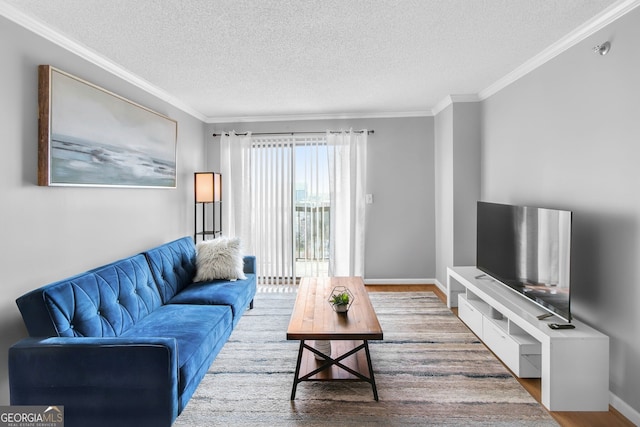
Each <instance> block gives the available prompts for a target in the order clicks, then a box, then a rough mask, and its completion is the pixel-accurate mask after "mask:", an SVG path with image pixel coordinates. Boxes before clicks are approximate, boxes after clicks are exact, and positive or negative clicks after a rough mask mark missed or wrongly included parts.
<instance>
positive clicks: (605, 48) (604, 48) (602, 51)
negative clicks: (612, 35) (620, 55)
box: [593, 42, 611, 56]
mask: <svg viewBox="0 0 640 427" xmlns="http://www.w3.org/2000/svg"><path fill="white" fill-rule="evenodd" d="M610 49H611V43H609V42H604V43H602V44H599V45H597V46H596V47H594V48H593V51H594V52H595V53H597V54H599V55H600V56H605V55H606V54H607V53H609V50H610Z"/></svg>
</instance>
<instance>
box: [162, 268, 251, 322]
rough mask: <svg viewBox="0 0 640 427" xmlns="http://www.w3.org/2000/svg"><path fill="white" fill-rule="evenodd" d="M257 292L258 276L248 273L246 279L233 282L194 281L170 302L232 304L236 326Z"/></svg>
mask: <svg viewBox="0 0 640 427" xmlns="http://www.w3.org/2000/svg"><path fill="white" fill-rule="evenodd" d="M255 293H256V276H255V274H246V279H244V280H237V281H233V282H231V281H228V280H213V281H210V282H197V283H194V284H192V285H189V286H187V287H186V288H185V289H183V290H182V292H180V293H179V294H178V295H176V296H175V297H173V298H171V299H170V300H169V304H213V305H221V304H224V305H227V306H230V307H231V310H232V313H233V326H234V327H235V325H236V324H237V323H238V321H239V320H240V317H241V316H242V314H243V313H244V312H245V310H246V309H247V307H248V306H249V303H250V302H251V300H252V299H253V297H254V295H255Z"/></svg>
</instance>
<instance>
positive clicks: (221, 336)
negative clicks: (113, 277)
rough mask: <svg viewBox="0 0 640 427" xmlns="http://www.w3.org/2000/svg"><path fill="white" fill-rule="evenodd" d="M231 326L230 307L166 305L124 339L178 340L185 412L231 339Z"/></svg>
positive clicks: (180, 385)
mask: <svg viewBox="0 0 640 427" xmlns="http://www.w3.org/2000/svg"><path fill="white" fill-rule="evenodd" d="M231 325H232V319H231V310H230V308H229V307H228V306H222V305H221V306H205V305H177V304H176V305H165V306H162V307H160V308H158V309H157V310H155V311H154V312H153V313H151V314H150V315H149V316H147V317H145V318H144V319H143V320H142V321H140V322H138V323H137V324H136V325H135V326H133V327H132V328H130V329H129V330H127V331H126V332H125V333H124V334H123V337H136V338H140V337H172V338H175V339H176V341H177V346H178V370H179V384H178V395H180V396H181V397H182V399H183V400H184V402H183V404H181V405H180V406H181V409H182V407H184V404H186V400H188V398H189V397H190V396H191V393H193V391H194V390H195V388H196V386H197V385H198V383H199V382H200V380H201V379H202V377H203V376H204V374H205V373H206V372H207V370H208V368H209V366H210V365H211V363H212V362H213V360H214V359H215V357H216V356H217V354H218V352H219V351H220V349H221V348H222V346H223V345H224V343H225V342H226V341H227V339H228V338H229V335H231V331H232V326H231ZM185 392H188V395H187V396H184V393H185Z"/></svg>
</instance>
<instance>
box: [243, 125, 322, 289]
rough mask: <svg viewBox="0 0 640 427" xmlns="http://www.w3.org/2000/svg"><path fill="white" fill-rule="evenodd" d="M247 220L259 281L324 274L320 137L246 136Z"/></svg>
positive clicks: (279, 281)
mask: <svg viewBox="0 0 640 427" xmlns="http://www.w3.org/2000/svg"><path fill="white" fill-rule="evenodd" d="M251 152H252V153H251V165H252V166H251V167H252V174H251V176H252V189H253V191H252V199H253V201H252V206H253V212H252V219H253V225H254V229H255V234H254V236H255V237H254V246H255V252H256V258H257V261H258V263H259V264H258V271H259V272H260V281H261V283H268V284H293V283H296V282H297V279H298V278H300V277H304V276H326V275H327V271H328V259H329V230H330V223H329V207H330V195H329V176H328V174H329V163H328V154H327V146H326V140H325V138H324V137H305V138H300V137H291V136H286V137H269V138H256V137H254V138H252V147H251Z"/></svg>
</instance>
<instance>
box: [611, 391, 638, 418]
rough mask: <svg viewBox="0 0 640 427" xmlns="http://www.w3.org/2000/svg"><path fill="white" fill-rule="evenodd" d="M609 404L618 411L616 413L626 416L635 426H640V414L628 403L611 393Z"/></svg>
mask: <svg viewBox="0 0 640 427" xmlns="http://www.w3.org/2000/svg"><path fill="white" fill-rule="evenodd" d="M609 403H610V404H611V406H613V407H614V408H615V409H616V411H618V412H620V413H621V414H622V415H624V416H625V417H626V418H627V419H628V420H629V421H631V422H632V423H633V424H635V425H637V426H640V412H638V411H636V410H635V409H633V408H632V407H631V406H629V405H628V404H627V402H625V401H624V400H622V399H620V398H619V397H618V396H616V395H615V394H613V393H611V392H609Z"/></svg>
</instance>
